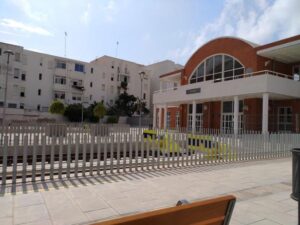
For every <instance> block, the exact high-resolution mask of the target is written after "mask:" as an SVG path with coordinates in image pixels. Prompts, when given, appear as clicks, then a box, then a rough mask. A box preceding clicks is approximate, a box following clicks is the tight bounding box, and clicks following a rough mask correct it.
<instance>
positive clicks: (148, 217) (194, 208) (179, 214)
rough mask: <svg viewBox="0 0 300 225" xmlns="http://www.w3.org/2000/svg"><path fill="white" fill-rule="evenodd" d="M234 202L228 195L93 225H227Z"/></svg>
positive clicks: (234, 199)
mask: <svg viewBox="0 0 300 225" xmlns="http://www.w3.org/2000/svg"><path fill="white" fill-rule="evenodd" d="M235 201H236V198H235V197H234V196H232V195H228V196H224V197H218V198H214V199H210V200H205V201H199V202H194V203H191V204H187V205H181V206H175V207H170V208H166V209H160V210H155V211H152V212H146V213H140V214H137V215H132V216H126V217H123V218H119V219H114V220H110V221H104V222H100V223H96V224H94V225H154V224H155V225H156V224H157V225H228V224H229V221H230V217H231V213H232V210H233V207H234V203H235Z"/></svg>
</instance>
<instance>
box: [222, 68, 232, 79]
mask: <svg viewBox="0 0 300 225" xmlns="http://www.w3.org/2000/svg"><path fill="white" fill-rule="evenodd" d="M232 79H233V71H232V70H231V71H227V72H225V73H224V80H232Z"/></svg>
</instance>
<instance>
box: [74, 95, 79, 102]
mask: <svg viewBox="0 0 300 225" xmlns="http://www.w3.org/2000/svg"><path fill="white" fill-rule="evenodd" d="M72 100H73V101H81V96H76V95H73V96H72Z"/></svg>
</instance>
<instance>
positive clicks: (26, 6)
mask: <svg viewBox="0 0 300 225" xmlns="http://www.w3.org/2000/svg"><path fill="white" fill-rule="evenodd" d="M10 2H11V3H13V4H14V5H15V6H16V7H17V8H19V9H20V10H21V11H22V12H23V13H24V14H25V15H26V16H28V17H29V18H30V19H34V20H37V21H44V20H46V19H47V15H46V14H45V13H41V12H38V11H37V10H36V11H34V10H33V9H32V4H31V1H30V0H10Z"/></svg>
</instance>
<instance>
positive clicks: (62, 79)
mask: <svg viewBox="0 0 300 225" xmlns="http://www.w3.org/2000/svg"><path fill="white" fill-rule="evenodd" d="M54 83H55V84H62V85H65V84H66V83H67V80H66V78H65V77H60V76H55V78H54Z"/></svg>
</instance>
